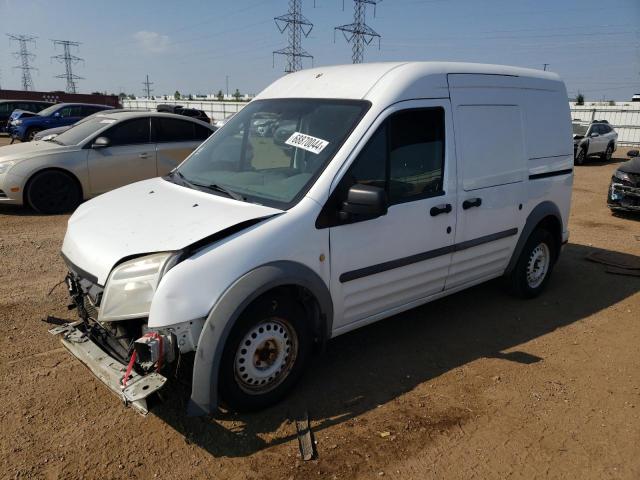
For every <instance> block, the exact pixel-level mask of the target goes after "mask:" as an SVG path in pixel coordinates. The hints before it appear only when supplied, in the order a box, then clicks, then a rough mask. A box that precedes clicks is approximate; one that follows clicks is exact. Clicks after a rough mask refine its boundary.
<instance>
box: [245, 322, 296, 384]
mask: <svg viewBox="0 0 640 480" xmlns="http://www.w3.org/2000/svg"><path fill="white" fill-rule="evenodd" d="M297 356H298V336H297V335H296V331H295V329H294V328H293V326H292V325H291V324H290V323H289V322H288V321H287V320H284V319H282V318H270V319H268V320H265V321H262V322H260V323H258V324H257V325H255V326H253V327H251V329H250V330H249V331H248V332H247V334H246V335H245V336H244V337H243V338H242V341H241V342H240V344H239V345H238V349H237V351H236V355H235V359H234V374H235V378H236V381H237V382H238V386H239V387H240V388H241V389H242V390H243V391H244V392H246V393H248V394H251V395H261V394H264V393H267V392H270V391H272V390H273V389H274V388H276V387H277V386H278V385H280V384H281V383H282V382H283V381H284V380H285V379H286V378H287V377H288V376H289V373H290V372H291V369H292V368H293V365H294V364H295V361H296V358H297Z"/></svg>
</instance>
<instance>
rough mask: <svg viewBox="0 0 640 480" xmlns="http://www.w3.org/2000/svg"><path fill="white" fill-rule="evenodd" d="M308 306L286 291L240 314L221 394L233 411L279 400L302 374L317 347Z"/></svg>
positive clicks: (226, 356) (222, 373)
mask: <svg viewBox="0 0 640 480" xmlns="http://www.w3.org/2000/svg"><path fill="white" fill-rule="evenodd" d="M306 317H307V316H306V312H305V309H304V307H303V306H302V305H301V304H300V303H299V302H297V301H296V300H294V299H292V298H289V297H288V296H285V295H283V294H279V293H277V294H266V295H264V296H262V297H260V298H259V299H258V300H256V301H255V302H254V303H253V304H251V305H250V306H249V307H248V308H247V310H246V311H245V312H244V313H243V314H242V315H241V316H240V318H239V319H238V322H237V323H236V325H235V326H234V327H233V330H232V331H231V334H230V335H229V338H228V340H227V342H226V345H225V348H224V351H223V354H222V361H221V363H220V375H219V378H220V396H221V397H222V400H223V403H224V404H225V405H226V406H227V407H229V408H231V409H232V410H234V411H238V412H248V411H255V410H261V409H263V408H266V407H268V406H271V405H273V404H274V403H277V402H278V401H279V400H281V399H282V398H283V397H284V396H285V395H286V394H287V393H288V392H289V390H290V389H291V388H292V387H293V386H294V384H295V383H296V382H297V381H298V379H299V378H300V376H301V375H302V373H303V371H304V368H305V367H306V364H307V362H308V359H309V354H310V352H311V348H312V333H311V331H310V329H309V324H308V322H307V318H306Z"/></svg>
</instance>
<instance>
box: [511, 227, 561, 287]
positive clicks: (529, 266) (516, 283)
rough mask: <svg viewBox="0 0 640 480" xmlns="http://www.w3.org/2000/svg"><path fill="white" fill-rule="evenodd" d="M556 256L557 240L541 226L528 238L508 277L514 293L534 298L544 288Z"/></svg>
mask: <svg viewBox="0 0 640 480" xmlns="http://www.w3.org/2000/svg"><path fill="white" fill-rule="evenodd" d="M555 258H556V252H555V242H554V240H553V236H552V235H551V233H549V232H548V231H547V230H544V229H542V228H539V229H537V230H535V231H534V232H533V233H532V234H531V236H530V237H529V238H528V240H527V243H526V244H525V246H524V248H523V249H522V252H521V253H520V258H519V259H518V263H517V264H516V266H515V268H514V269H513V271H512V272H511V274H510V275H509V278H508V282H509V287H510V290H511V291H512V293H514V294H515V295H517V296H518V297H522V298H533V297H537V296H538V295H540V293H541V292H542V290H543V289H544V287H545V285H546V283H547V281H548V280H549V277H550V276H551V271H552V270H553V264H554V260H555Z"/></svg>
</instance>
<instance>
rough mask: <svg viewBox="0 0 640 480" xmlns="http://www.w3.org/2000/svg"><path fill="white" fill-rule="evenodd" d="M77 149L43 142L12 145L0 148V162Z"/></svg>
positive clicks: (73, 146) (76, 146) (71, 146)
mask: <svg viewBox="0 0 640 480" xmlns="http://www.w3.org/2000/svg"><path fill="white" fill-rule="evenodd" d="M79 148H80V147H79V146H78V145H58V144H57V143H53V142H44V141H36V142H24V143H14V144H12V145H5V146H4V147H2V148H0V162H5V161H20V160H28V159H30V158H33V157H35V156H37V155H43V154H49V153H60V152H71V151H74V150H78V149H79Z"/></svg>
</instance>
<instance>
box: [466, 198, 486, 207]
mask: <svg viewBox="0 0 640 480" xmlns="http://www.w3.org/2000/svg"><path fill="white" fill-rule="evenodd" d="M480 205H482V199H481V198H470V199H468V200H465V201H464V202H462V209H463V210H469V209H470V208H473V207H479V206H480Z"/></svg>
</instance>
